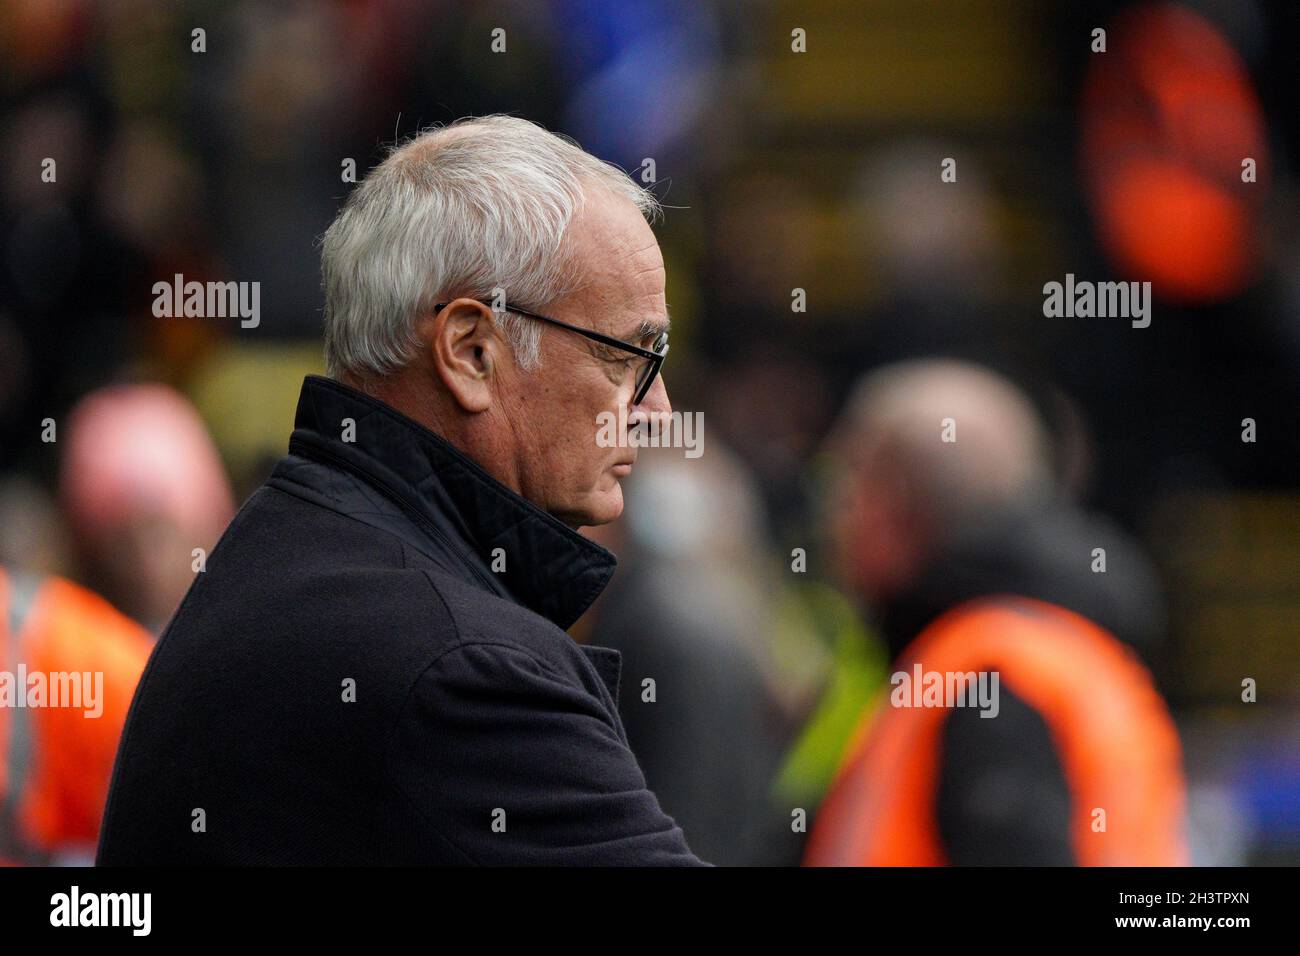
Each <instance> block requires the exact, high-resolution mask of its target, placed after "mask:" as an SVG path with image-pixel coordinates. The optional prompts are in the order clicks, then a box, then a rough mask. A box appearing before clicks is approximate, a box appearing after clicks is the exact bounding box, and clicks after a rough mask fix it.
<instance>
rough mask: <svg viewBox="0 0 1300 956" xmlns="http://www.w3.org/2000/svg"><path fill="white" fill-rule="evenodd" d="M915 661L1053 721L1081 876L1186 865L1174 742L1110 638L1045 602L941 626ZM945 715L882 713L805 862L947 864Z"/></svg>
mask: <svg viewBox="0 0 1300 956" xmlns="http://www.w3.org/2000/svg"><path fill="white" fill-rule="evenodd" d="M917 663H919V664H920V665H921V666H922V669H923V671H924V672H926V673H929V672H939V673H944V674H946V673H969V672H971V671H975V672H979V671H996V672H998V674H999V683H1000V686H1001V687H1006V688H1007V689H1009V690H1010V691H1011V692H1012V693H1014V694H1015V695H1016V696H1017V697H1019V698H1020V699H1022V700H1024V701H1025V702H1026V703H1028V704H1029V705H1030V706H1031V707H1033V708H1034V710H1036V711H1037V712H1038V713H1039V714H1040V715H1041V716H1042V717H1043V719H1044V721H1045V722H1046V724H1047V727H1048V730H1049V731H1050V733H1051V736H1052V740H1053V741H1054V742H1055V745H1056V748H1057V752H1058V754H1059V756H1060V759H1061V764H1062V768H1063V769H1064V772H1065V777H1066V780H1067V782H1068V784H1069V789H1070V795H1071V807H1070V842H1071V844H1072V846H1073V849H1074V854H1075V859H1076V860H1078V862H1079V863H1080V864H1081V865H1083V866H1182V865H1186V864H1187V848H1186V844H1185V837H1184V833H1183V824H1184V813H1185V803H1186V788H1185V784H1184V779H1183V771H1182V756H1181V748H1180V746H1179V742H1178V734H1177V731H1176V730H1175V728H1174V724H1173V720H1172V719H1171V718H1170V716H1169V712H1168V709H1167V708H1166V707H1165V703H1164V701H1163V699H1162V698H1161V697H1160V695H1159V693H1158V692H1157V691H1156V689H1155V685H1154V684H1153V683H1152V680H1151V677H1150V674H1149V673H1148V672H1147V670H1146V668H1145V667H1144V666H1143V665H1142V664H1141V662H1140V661H1139V660H1138V659H1137V657H1136V655H1134V654H1133V653H1132V651H1130V650H1129V649H1128V648H1126V647H1125V646H1124V645H1123V644H1121V643H1120V642H1119V641H1118V640H1116V639H1115V638H1114V637H1112V636H1111V635H1110V634H1109V633H1108V632H1106V631H1104V630H1102V629H1101V628H1100V627H1098V626H1096V625H1095V624H1093V623H1092V622H1090V621H1088V620H1087V619H1085V618H1082V617H1080V616H1079V615H1077V614H1074V613H1071V612H1070V611H1067V610H1065V609H1063V608H1060V607H1057V606H1055V605H1052V604H1047V603H1044V602H1042V601H1033V600H1029V599H1024V598H1018V597H1006V598H1003V597H999V598H991V599H983V600H979V601H973V602H970V603H968V604H965V605H963V606H961V607H959V608H956V609H955V610H953V611H950V612H949V613H947V614H945V615H944V616H943V617H941V618H940V619H939V620H937V621H935V622H934V623H933V624H931V625H930V626H929V627H928V628H926V630H925V631H923V632H922V633H921V635H920V636H919V637H917V638H916V639H915V640H914V641H913V642H912V644H911V645H910V646H909V647H908V648H907V650H906V651H904V653H903V655H902V657H901V658H900V659H899V665H898V666H899V669H900V670H906V671H908V672H911V671H912V670H913V668H914V667H915V665H916V664H917ZM948 716H949V710H948V709H947V708H946V707H895V706H891V704H890V702H889V700H888V699H886V700H885V701H883V702H882V703H881V705H880V709H879V711H878V712H877V713H876V714H875V715H874V723H873V724H872V726H871V727H870V730H869V731H868V732H867V733H866V734H865V736H864V738H863V741H862V743H861V745H860V746H859V747H858V748H857V750H856V751H855V752H853V753H851V754H850V755H848V757H847V759H846V760H845V761H844V763H843V764H842V766H841V769H840V772H839V774H838V775H837V778H836V781H835V783H834V784H833V785H832V787H831V791H830V794H829V795H828V797H827V798H826V801H825V803H824V804H823V806H822V809H821V811H820V812H819V813H818V816H817V819H816V822H815V824H814V827H813V832H812V834H811V835H810V839H809V845H808V850H807V852H806V854H805V858H804V863H805V865H808V866H942V865H946V864H947V862H948V861H947V859H946V856H945V854H944V849H943V846H942V842H941V840H940V838H939V826H938V821H937V818H936V812H935V804H936V799H937V790H938V781H939V769H940V748H941V740H942V733H943V727H944V723H945V720H946V718H947V717H948ZM990 719H993V720H996V719H997V718H996V717H994V718H990ZM1097 811H1103V812H1104V813H1098V812H1097ZM1103 826H1104V829H1103Z"/></svg>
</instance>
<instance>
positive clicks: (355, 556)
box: [97, 376, 700, 865]
mask: <svg viewBox="0 0 1300 956" xmlns="http://www.w3.org/2000/svg"><path fill="white" fill-rule="evenodd" d="M349 419H350V420H351V421H352V423H354V424H352V425H350V423H349V421H348V420H349ZM295 424H296V427H295V430H294V433H293V437H292V439H291V441H290V444H289V455H288V456H287V457H286V458H284V459H283V460H281V461H280V463H279V464H278V465H277V466H276V468H275V471H274V472H273V473H272V475H271V477H270V478H269V479H268V480H267V482H266V484H265V485H264V486H263V487H262V488H260V489H259V490H258V491H257V492H256V493H255V494H254V495H253V496H252V497H251V498H250V499H249V500H248V502H247V503H246V504H245V505H244V507H243V508H242V509H241V510H240V512H239V514H238V515H237V516H236V517H235V520H234V521H233V522H232V523H231V525H230V527H229V528H228V529H227V530H226V532H225V535H224V536H223V537H222V539H221V542H220V543H219V544H218V546H217V547H216V549H215V550H214V551H213V552H212V554H211V556H210V557H209V558H208V560H207V566H206V570H204V571H203V572H202V573H200V574H199V575H198V577H197V579H196V581H195V583H194V585H193V586H192V587H191V588H190V591H189V593H188V594H187V595H186V597H185V600H184V602H183V603H182V604H181V606H180V609H179V610H178V611H177V612H176V616H175V617H174V618H173V620H172V622H171V624H170V625H169V627H168V628H167V630H166V631H165V632H164V634H163V636H162V638H161V640H160V641H159V643H158V646H157V648H156V650H155V651H154V654H153V656H152V658H151V659H150V661H149V665H148V668H147V669H146V670H145V673H144V676H143V677H142V678H141V681H140V686H139V688H138V690H137V691H136V696H135V700H134V702H133V704H132V706H131V711H130V714H129V716H128V717H127V723H126V727H125V729H124V731H123V737H122V743H121V745H120V749H119V751H118V757H117V764H116V767H115V770H114V774H113V783H112V787H111V790H110V793H109V798H108V804H107V807H106V810H105V816H104V824H103V828H102V833H101V837H100V846H99V856H98V861H97V862H98V863H100V864H101V865H116V864H250V863H251V864H318V863H325V864H383V863H434V864H466V863H480V864H595V865H604V864H608V865H620V864H637V865H641V864H669V865H671V864H687V865H699V864H700V861H699V860H698V859H696V858H695V857H694V856H693V855H692V854H691V851H690V850H689V849H688V848H687V845H686V841H685V839H684V837H683V835H682V831H681V829H680V828H679V827H678V826H677V825H676V824H675V823H674V822H673V820H672V819H671V818H670V817H668V816H667V815H665V814H664V813H663V811H662V810H661V809H660V806H659V803H658V801H657V800H656V799H655V796H654V794H653V793H651V792H650V791H649V790H647V789H646V785H645V779H644V777H643V776H642V773H641V770H640V768H639V767H638V765H637V762H636V759H635V758H634V756H633V754H632V751H631V750H630V749H629V748H628V743H627V737H626V735H625V733H624V730H623V725H622V724H621V722H620V720H619V716H618V710H617V706H616V701H617V694H618V682H619V671H620V656H619V653H618V652H617V651H615V650H612V649H609V648H601V647H583V646H580V645H578V644H576V643H575V642H574V641H573V640H572V639H571V638H570V637H569V636H568V635H567V634H566V633H565V629H566V628H567V627H569V626H570V625H571V624H572V623H573V622H574V621H575V620H576V619H577V618H578V616H579V615H581V614H582V613H583V611H584V610H586V608H587V606H588V605H589V604H590V603H591V602H592V601H593V600H594V599H595V597H596V596H597V595H598V594H599V593H600V591H601V590H602V589H603V588H604V587H605V585H606V583H607V582H608V581H609V579H610V577H611V575H612V574H613V572H614V565H615V560H614V556H613V555H612V554H610V553H609V552H608V551H606V550H605V549H604V548H601V547H600V546H598V545H597V544H595V543H594V542H592V541H590V540H588V539H587V538H585V537H583V536H582V535H580V534H578V533H577V532H575V531H573V530H572V529H570V528H568V527H566V526H564V525H563V524H562V523H561V522H559V521H558V520H557V519H555V518H554V517H552V516H551V515H548V514H546V513H545V512H543V511H542V510H541V509H539V508H537V507H536V506H534V505H533V504H531V503H530V502H528V501H525V500H524V499H523V498H521V497H520V496H518V495H516V494H514V493H512V492H511V491H509V490H508V489H506V488H505V487H504V486H503V485H501V484H500V483H498V482H497V481H495V480H494V479H492V478H491V477H489V476H488V474H487V473H486V472H484V471H483V470H482V469H481V468H479V467H478V466H477V465H476V464H474V463H473V462H472V461H470V460H469V459H468V458H467V457H465V456H464V455H463V454H461V453H460V452H458V451H457V450H456V449H455V448H453V447H452V446H451V445H449V444H448V443H447V442H446V441H444V440H443V439H441V438H439V437H438V436H436V435H434V434H432V433H431V432H429V431H428V430H426V429H424V428H422V427H421V426H419V425H417V424H416V423H415V422H412V421H411V420H410V419H408V418H406V417H405V416H403V415H401V414H399V413H397V412H396V411H394V410H393V409H391V408H389V407H388V406H386V405H384V404H382V403H381V402H378V401H376V400H374V399H372V398H370V397H368V396H366V395H363V394H361V393H359V392H357V391H355V390H353V389H350V388H347V387H345V386H343V385H341V384H339V383H338V382H335V381H332V380H329V379H324V378H318V377H316V376H311V377H309V378H308V379H307V380H306V381H305V382H304V384H303V388H302V395H301V398H300V399H299V404H298V413H297V420H296V423H295ZM350 427H351V428H354V429H355V436H352V435H348V434H347V433H346V430H347V429H349V428H350ZM344 438H352V440H350V441H349V440H344ZM497 549H500V551H498V550H497ZM494 558H496V559H497V567H498V568H500V561H501V560H504V562H505V569H504V570H501V571H499V572H498V573H494V571H493V570H492V566H493V561H494ZM200 811H201V812H200Z"/></svg>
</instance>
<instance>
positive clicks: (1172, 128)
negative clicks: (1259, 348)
mask: <svg viewBox="0 0 1300 956" xmlns="http://www.w3.org/2000/svg"><path fill="white" fill-rule="evenodd" d="M1107 42H1108V45H1107V52H1105V53H1093V54H1092V57H1093V60H1092V65H1091V67H1090V68H1089V71H1088V75H1087V78H1086V80H1085V84H1084V92H1083V138H1082V150H1083V152H1082V164H1083V171H1084V175H1085V178H1086V180H1087V186H1088V191H1089V196H1090V199H1091V201H1092V206H1093V213H1094V216H1095V219H1096V229H1097V235H1098V240H1099V241H1100V243H1101V245H1102V247H1103V248H1104V249H1105V251H1106V253H1107V255H1108V256H1109V257H1110V259H1111V261H1112V262H1114V263H1115V265H1116V266H1118V267H1119V268H1120V269H1121V270H1123V271H1124V272H1125V273H1126V274H1127V277H1128V278H1131V279H1136V280H1139V281H1142V280H1150V281H1151V282H1152V284H1153V288H1154V291H1155V293H1156V294H1157V295H1159V296H1161V297H1162V298H1165V299H1170V300H1176V301H1182V302H1196V303H1208V302H1216V301H1221V300H1223V299H1226V298H1228V297H1230V296H1232V295H1235V294H1236V293H1238V292H1240V291H1241V290H1242V289H1243V288H1244V287H1245V285H1246V284H1247V283H1248V282H1249V281H1250V279H1251V277H1252V275H1253V272H1254V268H1255V265H1256V262H1257V259H1258V251H1259V250H1258V245H1259V244H1258V237H1257V220H1258V213H1259V209H1260V208H1261V206H1262V203H1263V199H1264V198H1265V196H1266V195H1267V177H1266V168H1267V165H1268V157H1267V143H1266V141H1265V125H1264V119H1263V114H1262V112H1261V109H1260V104H1259V99H1258V97H1257V96H1256V94H1255V90H1254V87H1253V85H1252V83H1251V80H1250V77H1249V76H1248V74H1247V72H1246V68H1245V65H1244V64H1243V62H1242V61H1241V58H1240V57H1239V56H1238V55H1237V53H1236V51H1235V50H1234V49H1233V48H1232V45H1231V44H1230V43H1229V42H1228V41H1227V39H1226V38H1225V37H1224V36H1223V35H1222V33H1220V31H1219V30H1218V29H1217V28H1216V27H1215V26H1214V25H1213V24H1212V23H1210V22H1209V21H1208V20H1206V19H1205V18H1204V17H1202V16H1201V15H1200V14H1198V13H1194V12H1192V11H1191V10H1187V9H1185V8H1183V7H1179V6H1177V5H1175V4H1169V3H1160V4H1152V5H1147V6H1142V7H1138V8H1135V9H1133V10H1130V11H1127V12H1125V13H1124V14H1122V15H1121V16H1120V17H1119V18H1118V19H1117V20H1116V21H1115V23H1114V25H1113V26H1112V27H1111V28H1110V29H1109V30H1108V37H1107ZM1247 158H1249V159H1253V160H1254V161H1255V176H1256V182H1253V183H1248V182H1243V181H1242V172H1243V166H1242V163H1243V160H1245V159H1247Z"/></svg>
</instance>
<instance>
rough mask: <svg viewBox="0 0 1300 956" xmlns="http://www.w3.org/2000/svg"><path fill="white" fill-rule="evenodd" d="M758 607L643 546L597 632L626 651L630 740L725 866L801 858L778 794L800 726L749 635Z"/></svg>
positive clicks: (675, 812)
mask: <svg viewBox="0 0 1300 956" xmlns="http://www.w3.org/2000/svg"><path fill="white" fill-rule="evenodd" d="M620 552H621V553H622V552H623V549H621V548H620ZM749 610H750V609H749V608H737V607H735V605H734V604H733V603H732V602H731V601H729V600H728V597H727V589H726V587H725V582H724V581H722V580H720V575H718V574H710V573H709V571H708V569H707V567H700V566H683V565H682V564H680V563H674V562H668V561H664V560H662V559H658V558H656V557H654V556H652V555H651V554H650V553H648V552H647V551H645V550H644V549H643V550H641V551H639V552H638V553H636V555H635V560H634V561H632V562H630V563H629V564H628V565H627V566H626V567H624V568H622V569H621V570H620V573H619V580H618V581H617V582H615V584H614V585H613V586H612V587H611V588H610V590H609V592H608V593H607V594H606V595H605V596H604V598H602V600H601V603H600V607H599V609H598V614H597V616H596V622H595V625H596V626H595V630H594V633H593V635H592V636H593V639H594V640H597V641H599V642H600V643H602V644H608V645H609V646H611V647H614V648H617V649H618V650H619V651H621V652H622V654H623V676H624V679H625V681H626V685H627V686H626V690H625V693H624V694H623V696H622V698H621V699H620V701H619V710H620V712H621V714H622V717H623V723H624V726H625V727H626V728H627V734H628V740H629V741H630V743H631V745H632V750H633V752H634V753H635V754H636V756H637V760H638V762H639V763H640V764H641V767H642V768H643V769H644V771H645V775H646V780H647V781H649V785H650V787H651V788H652V789H653V790H654V792H655V794H657V795H658V797H659V799H660V801H662V803H663V806H664V809H665V810H666V811H667V812H668V813H670V814H672V816H673V818H674V819H675V820H677V822H678V823H680V824H681V827H682V829H683V831H685V833H686V835H687V836H688V837H689V838H690V841H691V846H692V847H694V848H695V850H696V851H697V852H698V853H700V854H701V855H702V856H704V857H705V858H706V859H708V860H709V861H711V862H713V863H715V864H717V865H719V866H762V865H782V864H784V865H793V864H794V863H797V862H798V858H799V853H798V850H799V844H798V842H797V841H796V839H795V838H794V837H793V836H792V834H791V827H790V810H789V808H785V809H781V808H779V807H777V806H776V803H775V801H774V799H773V796H772V788H773V782H774V780H775V777H776V774H777V771H778V770H779V767H780V760H781V756H782V753H783V748H784V747H785V745H786V744H787V743H788V738H789V736H790V730H789V728H787V727H785V726H784V723H783V719H782V715H781V713H780V709H779V707H778V705H777V703H776V702H775V701H774V700H773V697H772V694H771V693H770V691H769V688H768V686H767V681H766V679H765V676H764V674H763V672H762V669H761V667H760V665H759V661H758V660H757V659H756V657H755V654H754V651H753V649H752V647H751V646H750V642H749V641H748V637H749V630H747V629H752V623H753V622H751V621H749V620H747V619H746V617H747V614H746V612H748V611H749ZM648 681H653V684H652V685H651V684H649V683H647V682H648ZM651 687H653V697H652V696H651V695H650V693H649V690H650V688H651Z"/></svg>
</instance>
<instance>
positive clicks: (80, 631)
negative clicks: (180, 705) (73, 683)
mask: <svg viewBox="0 0 1300 956" xmlns="http://www.w3.org/2000/svg"><path fill="white" fill-rule="evenodd" d="M152 647H153V638H152V637H151V636H150V635H149V633H148V632H147V631H146V630H145V629H144V628H142V627H140V625H138V624H136V623H135V622H134V621H132V620H130V619H129V618H127V617H125V616H124V615H122V614H121V613H119V612H118V611H117V610H116V609H115V608H113V606H112V605H110V604H109V603H108V602H107V601H105V600H104V599H103V598H101V597H99V596H98V595H96V594H93V593H92V592H90V591H87V590H86V589H84V588H81V587H78V586H77V585H75V584H73V583H71V582H70V581H65V580H63V579H61V578H56V577H45V578H39V579H38V578H31V577H29V576H27V575H23V574H14V573H8V574H6V573H5V571H4V569H0V671H5V672H6V673H7V675H9V676H8V677H7V678H6V680H7V683H8V687H9V689H10V693H9V695H8V696H12V694H25V693H26V691H27V688H26V687H17V686H15V681H14V678H15V677H16V676H17V674H18V672H19V665H20V664H21V665H23V666H24V667H25V671H26V673H27V674H28V675H31V674H35V673H38V672H39V673H43V674H46V675H48V674H51V673H53V674H63V673H67V674H71V673H74V672H75V673H79V674H82V673H89V674H90V675H91V676H90V678H89V680H90V681H94V680H96V678H95V676H94V675H96V674H102V675H103V677H102V685H101V689H100V692H99V698H100V699H99V700H98V701H96V702H95V707H94V710H99V711H100V713H99V716H97V717H96V716H86V714H87V713H88V712H93V711H92V710H90V708H88V707H86V706H85V705H86V704H88V703H90V701H89V700H88V699H87V698H83V700H82V705H83V706H81V707H80V708H78V707H68V706H60V707H51V706H48V705H47V706H39V707H18V706H14V704H13V702H10V704H9V706H0V861H2V862H5V863H10V864H14V863H19V864H21V863H39V862H45V861H48V860H50V859H52V858H53V859H57V857H58V855H59V854H64V853H69V852H76V853H79V854H80V855H81V858H82V859H86V858H89V857H91V856H93V853H94V848H95V843H96V841H97V839H98V835H99V825H100V818H101V816H102V814H103V811H104V802H105V800H106V798H107V796H108V785H109V778H110V776H111V775H112V771H113V760H114V758H115V757H116V755H117V743H118V737H119V736H120V735H121V733H122V725H123V724H124V723H125V721H126V713H127V710H128V709H129V708H130V706H131V698H132V695H133V694H134V693H135V686H136V683H137V682H138V681H139V679H140V674H141V673H142V672H143V670H144V665H145V663H146V661H147V660H148V658H149V653H150V651H151V649H152ZM84 687H91V689H92V693H93V686H92V685H89V684H85V683H84V681H83V688H84ZM52 700H53V698H52V697H50V696H48V695H47V701H46V703H47V704H48V703H49V702H50V701H52ZM61 702H63V703H66V700H63V701H61ZM101 708H102V709H101Z"/></svg>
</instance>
